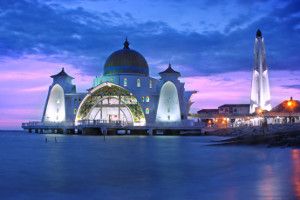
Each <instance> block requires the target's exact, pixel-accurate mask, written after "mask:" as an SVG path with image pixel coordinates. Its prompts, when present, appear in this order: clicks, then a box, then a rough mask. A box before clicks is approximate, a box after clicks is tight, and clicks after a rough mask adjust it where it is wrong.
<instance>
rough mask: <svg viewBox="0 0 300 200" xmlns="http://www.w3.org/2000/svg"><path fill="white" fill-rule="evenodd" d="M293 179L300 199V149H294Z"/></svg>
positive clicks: (292, 152)
mask: <svg viewBox="0 0 300 200" xmlns="http://www.w3.org/2000/svg"><path fill="white" fill-rule="evenodd" d="M291 154H292V163H293V166H292V169H293V173H292V181H293V186H294V192H295V196H296V197H297V198H298V199H300V150H299V149H292V150H291Z"/></svg>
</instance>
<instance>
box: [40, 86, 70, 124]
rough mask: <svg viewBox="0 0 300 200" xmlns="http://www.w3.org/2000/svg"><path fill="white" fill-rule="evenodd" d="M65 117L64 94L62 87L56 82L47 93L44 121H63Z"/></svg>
mask: <svg viewBox="0 0 300 200" xmlns="http://www.w3.org/2000/svg"><path fill="white" fill-rule="evenodd" d="M65 118H66V109H65V94H64V90H63V88H62V87H61V86H60V85H58V84H56V85H54V86H53V87H52V88H51V91H50V93H49V97H48V102H47V107H46V112H45V116H44V119H43V120H44V122H63V121H65Z"/></svg>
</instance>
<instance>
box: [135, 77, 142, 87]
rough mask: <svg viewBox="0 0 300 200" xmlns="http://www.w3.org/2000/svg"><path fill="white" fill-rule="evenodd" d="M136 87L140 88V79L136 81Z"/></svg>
mask: <svg viewBox="0 0 300 200" xmlns="http://www.w3.org/2000/svg"><path fill="white" fill-rule="evenodd" d="M136 87H141V79H139V78H138V79H137V80H136Z"/></svg>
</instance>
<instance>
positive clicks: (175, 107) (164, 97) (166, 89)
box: [156, 81, 181, 122]
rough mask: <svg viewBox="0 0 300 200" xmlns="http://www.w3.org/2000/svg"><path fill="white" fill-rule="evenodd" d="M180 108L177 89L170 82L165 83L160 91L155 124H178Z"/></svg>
mask: <svg viewBox="0 0 300 200" xmlns="http://www.w3.org/2000/svg"><path fill="white" fill-rule="evenodd" d="M180 120H181V118H180V106H179V99H178V92H177V88H176V86H175V85H174V83H172V82H171V81H167V82H166V83H165V84H164V85H163V86H162V87H161V90H160V95H159V102H158V108H157V115H156V121H157V122H179V121H180Z"/></svg>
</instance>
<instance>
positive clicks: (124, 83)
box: [123, 78, 127, 87]
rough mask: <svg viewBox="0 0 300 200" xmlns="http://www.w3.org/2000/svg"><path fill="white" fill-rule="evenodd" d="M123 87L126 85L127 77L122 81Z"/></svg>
mask: <svg viewBox="0 0 300 200" xmlns="http://www.w3.org/2000/svg"><path fill="white" fill-rule="evenodd" d="M123 85H124V87H126V86H127V78H124V82H123Z"/></svg>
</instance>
